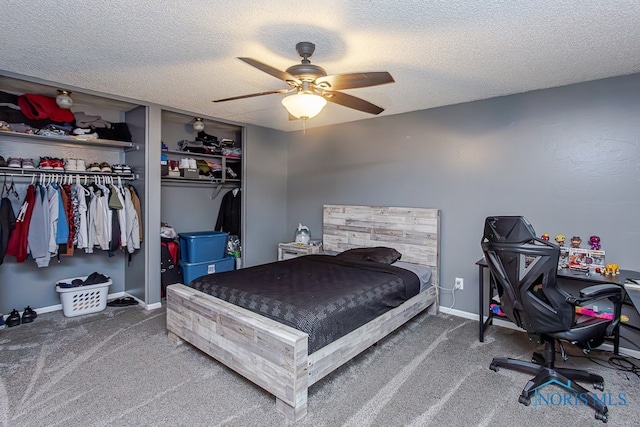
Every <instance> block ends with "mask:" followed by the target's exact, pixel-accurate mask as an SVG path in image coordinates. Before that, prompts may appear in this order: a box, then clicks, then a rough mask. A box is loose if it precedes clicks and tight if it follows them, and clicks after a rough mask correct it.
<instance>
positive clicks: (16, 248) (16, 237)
mask: <svg viewBox="0 0 640 427" xmlns="http://www.w3.org/2000/svg"><path fill="white" fill-rule="evenodd" d="M35 197H36V191H35V187H34V185H33V184H31V185H29V187H27V193H26V195H25V197H24V201H23V202H22V206H21V207H20V210H19V211H18V215H16V228H15V229H14V230H13V232H12V233H11V236H9V243H8V244H7V252H6V254H7V255H14V256H15V257H16V261H17V262H24V261H25V260H26V259H27V255H28V246H29V242H28V237H29V225H30V224H31V217H32V215H33V206H34V203H35Z"/></svg>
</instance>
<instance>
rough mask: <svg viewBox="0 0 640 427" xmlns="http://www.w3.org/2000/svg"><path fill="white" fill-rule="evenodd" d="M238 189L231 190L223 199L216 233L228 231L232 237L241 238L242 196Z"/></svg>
mask: <svg viewBox="0 0 640 427" xmlns="http://www.w3.org/2000/svg"><path fill="white" fill-rule="evenodd" d="M237 190H238V189H234V190H231V191H229V192H227V194H225V195H224V197H222V203H221V204H220V211H219V212H218V220H217V221H216V227H215V230H216V231H226V232H228V233H229V234H230V235H235V236H238V237H240V214H241V203H240V201H241V199H242V195H241V194H240V191H237Z"/></svg>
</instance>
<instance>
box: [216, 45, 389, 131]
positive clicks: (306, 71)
mask: <svg viewBox="0 0 640 427" xmlns="http://www.w3.org/2000/svg"><path fill="white" fill-rule="evenodd" d="M315 48H316V45H315V44H313V43H310V42H300V43H298V44H296V50H297V51H298V54H299V55H300V56H301V57H302V61H301V63H300V64H296V65H293V66H291V67H289V68H287V70H286V71H280V70H278V69H276V68H274V67H271V66H270V65H267V64H264V63H262V62H260V61H258V60H255V59H252V58H238V59H240V60H242V61H244V62H246V63H247V64H249V65H251V66H253V67H256V68H257V69H259V70H261V71H264V72H265V73H267V74H271V75H272V76H274V77H276V78H278V79H280V80H283V81H284V82H286V83H287V84H288V85H289V88H287V89H278V90H270V91H267V92H259V93H252V94H249V95H241V96H234V97H231V98H224V99H216V100H214V101H213V102H224V101H233V100H236V99H243V98H252V97H255V96H262V95H271V94H275V93H292V92H295V93H294V94H293V95H290V96H287V97H286V98H284V99H283V100H282V104H283V105H284V106H285V108H286V109H287V111H288V112H289V113H290V114H289V118H290V119H291V120H295V119H302V120H307V119H310V118H312V117H314V116H316V115H317V114H318V113H320V111H321V110H322V108H323V107H324V106H325V105H326V103H327V101H329V102H333V103H335V104H339V105H342V106H345V107H349V108H353V109H355V110H358V111H363V112H365V113H370V114H380V113H381V112H383V111H384V108H381V107H378V106H377V105H374V104H372V103H370V102H368V101H365V100H364V99H361V98H357V97H355V96H352V95H347V94H346V93H342V92H339V90H342V89H355V88H360V87H369V86H377V85H381V84H386V83H393V82H394V81H395V80H393V77H391V74H389V73H388V72H386V71H381V72H368V73H350V74H334V75H327V72H326V71H325V70H324V68H322V67H319V66H317V65H314V64H311V61H309V57H311V55H312V54H313V52H314V50H315Z"/></svg>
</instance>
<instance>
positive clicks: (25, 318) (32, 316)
mask: <svg viewBox="0 0 640 427" xmlns="http://www.w3.org/2000/svg"><path fill="white" fill-rule="evenodd" d="M36 317H38V313H36V311H35V310H34V309H33V308H31V307H29V306H27V308H25V309H24V311H23V312H22V323H31V322H33V321H34V320H36Z"/></svg>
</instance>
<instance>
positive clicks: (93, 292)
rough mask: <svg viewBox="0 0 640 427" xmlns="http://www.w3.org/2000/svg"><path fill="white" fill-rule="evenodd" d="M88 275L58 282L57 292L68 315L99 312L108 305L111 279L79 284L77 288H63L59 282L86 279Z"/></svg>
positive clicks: (63, 309) (65, 313) (63, 310)
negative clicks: (91, 283)
mask: <svg viewBox="0 0 640 427" xmlns="http://www.w3.org/2000/svg"><path fill="white" fill-rule="evenodd" d="M87 277H88V276H84V277H72V278H70V279H63V280H60V281H58V282H56V292H58V293H59V294H60V301H62V312H63V313H64V315H65V316H66V317H74V316H80V315H82V314H90V313H97V312H99V311H102V310H104V309H105V308H106V307H107V295H108V291H109V286H111V284H112V283H113V282H112V281H111V279H109V281H107V282H104V283H97V284H95V285H87V286H77V287H75V288H61V287H60V286H58V284H59V283H71V282H72V281H73V280H76V279H80V280H86V278H87Z"/></svg>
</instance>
